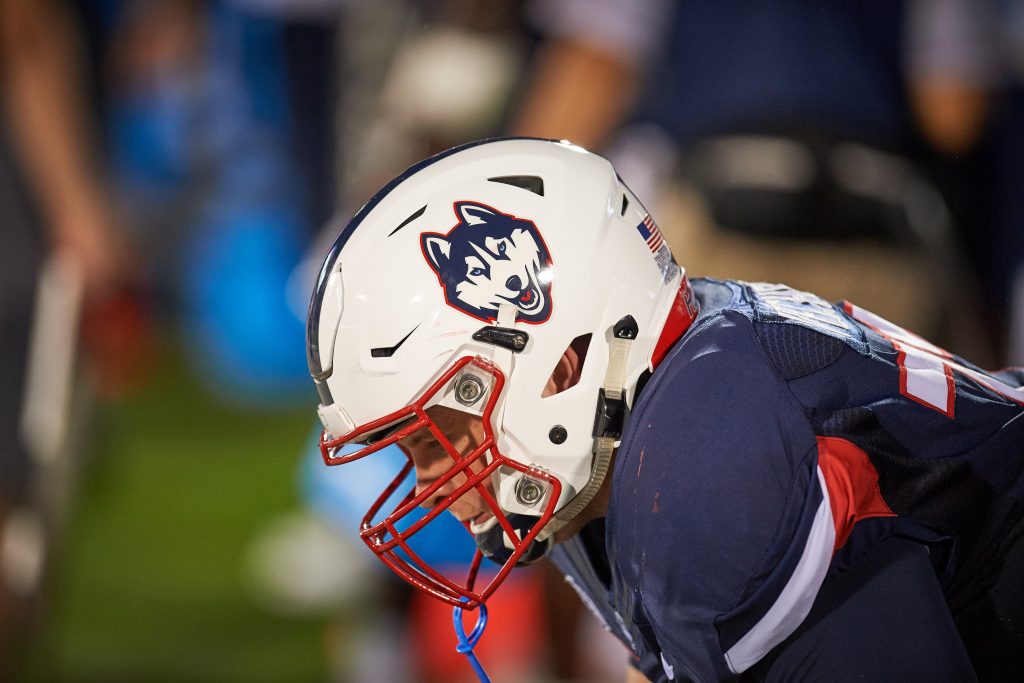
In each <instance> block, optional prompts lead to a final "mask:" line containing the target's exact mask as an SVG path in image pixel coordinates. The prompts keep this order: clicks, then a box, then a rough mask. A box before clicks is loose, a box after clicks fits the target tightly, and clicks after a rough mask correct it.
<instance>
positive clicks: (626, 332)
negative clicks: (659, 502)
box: [537, 316, 639, 541]
mask: <svg viewBox="0 0 1024 683" xmlns="http://www.w3.org/2000/svg"><path fill="white" fill-rule="evenodd" d="M638 333H639V330H638V328H637V324H636V321H635V320H634V319H633V317H632V316H626V317H624V318H622V320H620V321H619V322H618V323H616V324H615V327H614V328H613V330H612V340H611V343H610V344H609V347H608V369H607V370H606V371H605V375H604V386H603V387H602V388H601V390H600V392H599V393H598V402H597V414H596V416H595V420H594V448H593V454H594V460H593V464H592V466H591V468H590V478H589V479H588V480H587V483H586V484H584V485H583V489H582V490H581V491H580V492H579V493H578V494H576V497H575V498H573V499H572V500H571V501H569V503H568V505H566V506H565V507H564V508H562V509H561V510H559V511H558V512H556V513H555V515H554V517H552V519H551V521H550V522H548V523H547V525H546V526H545V527H544V529H543V530H542V531H541V532H540V533H539V534H538V535H537V540H538V541H544V540H546V539H548V538H550V537H551V536H553V535H554V534H556V533H557V532H558V531H560V530H561V529H563V528H564V527H565V525H566V524H568V523H569V522H570V521H571V520H573V519H574V518H575V517H576V515H578V514H579V513H581V512H582V511H583V510H584V508H586V507H587V506H588V505H589V504H590V502H591V501H592V500H594V497H595V496H596V495H597V492H598V491H599V490H601V484H602V483H604V478H605V477H606V476H607V475H608V468H609V467H610V466H611V461H612V453H613V452H614V451H615V442H616V441H617V440H618V438H619V436H621V435H622V427H623V425H624V424H625V421H626V415H627V413H628V411H629V408H628V407H627V405H626V391H625V384H626V365H627V362H628V361H629V351H630V347H631V346H632V344H633V340H634V339H636V336H637V334H638Z"/></svg>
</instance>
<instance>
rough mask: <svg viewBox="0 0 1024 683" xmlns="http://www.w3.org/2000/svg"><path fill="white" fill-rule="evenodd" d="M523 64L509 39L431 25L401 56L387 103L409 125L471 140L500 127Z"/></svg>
mask: <svg viewBox="0 0 1024 683" xmlns="http://www.w3.org/2000/svg"><path fill="white" fill-rule="evenodd" d="M521 64H522V55H521V52H520V51H519V50H518V49H516V47H515V46H514V44H513V43H512V42H511V41H509V40H504V39H501V38H499V37H495V36H488V35H482V34H473V33H468V32H466V31H463V30H459V29H456V28H451V27H438V28H432V29H427V30H424V31H422V32H420V33H419V34H417V35H415V36H414V37H413V38H412V40H411V41H410V42H409V43H408V44H407V45H405V46H404V47H403V48H402V50H401V51H400V52H399V54H398V55H397V56H396V58H395V62H394V65H393V67H392V70H391V74H390V76H389V78H388V82H387V83H386V84H385V86H384V92H383V104H384V108H385V109H386V110H387V111H388V112H389V113H390V114H391V115H392V116H394V117H395V118H396V119H397V120H399V121H400V122H401V123H403V124H404V125H405V126H409V127H413V128H422V129H426V130H429V131H435V132H437V133H439V134H441V135H443V136H445V137H448V138H453V139H460V138H466V139H470V138H473V137H476V136H478V135H481V134H485V133H486V132H487V131H490V130H493V129H494V128H495V127H496V126H497V124H498V123H499V120H500V117H501V115H502V110H503V107H504V104H505V101H506V99H507V98H508V95H509V93H510V92H511V90H512V86H513V85H514V84H515V82H516V80H517V79H518V76H519V70H520V66H521Z"/></svg>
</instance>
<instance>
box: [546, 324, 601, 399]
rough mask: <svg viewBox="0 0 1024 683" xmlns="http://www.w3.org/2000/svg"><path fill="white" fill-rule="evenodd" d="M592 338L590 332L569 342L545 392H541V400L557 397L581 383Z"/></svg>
mask: <svg viewBox="0 0 1024 683" xmlns="http://www.w3.org/2000/svg"><path fill="white" fill-rule="evenodd" d="M592 336H593V335H592V334H591V333H589V332H588V333H587V334H581V335H580V336H578V337H576V338H575V339H573V340H572V341H571V342H569V346H567V347H566V349H565V351H564V352H563V353H562V355H561V357H560V358H559V359H558V362H557V363H555V367H554V369H552V370H551V375H550V376H549V378H548V381H547V383H546V384H545V385H544V391H542V392H541V398H548V397H549V396H557V395H558V394H560V393H562V392H563V391H568V390H569V389H572V388H573V387H574V386H576V385H577V384H579V383H580V378H581V377H582V376H583V365H584V363H586V360H587V350H588V349H589V348H590V338H591V337H592ZM573 359H575V362H573Z"/></svg>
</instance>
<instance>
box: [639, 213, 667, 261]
mask: <svg viewBox="0 0 1024 683" xmlns="http://www.w3.org/2000/svg"><path fill="white" fill-rule="evenodd" d="M636 229H637V230H639V231H640V234H641V235H643V238H644V239H645V240H647V246H648V247H650V249H651V253H652V254H657V253H658V249H661V245H662V244H664V243H665V238H663V237H662V236H661V230H658V226H657V225H655V223H654V221H653V220H652V219H651V216H650V214H648V215H646V216H644V219H643V220H642V221H641V222H640V223H639V224H638V225H637V226H636Z"/></svg>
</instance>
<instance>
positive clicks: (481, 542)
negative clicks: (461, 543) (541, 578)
mask: <svg viewBox="0 0 1024 683" xmlns="http://www.w3.org/2000/svg"><path fill="white" fill-rule="evenodd" d="M508 521H509V524H510V525H511V526H512V528H513V529H515V531H516V532H517V533H518V534H519V537H520V538H523V537H525V536H526V534H528V533H530V530H531V529H533V526H534V525H535V524H536V523H537V522H539V521H540V518H538V517H534V516H532V515H518V514H511V515H509V516H508ZM474 538H475V539H476V546H477V548H479V549H480V552H481V553H483V556H484V557H486V558H487V559H488V560H491V561H492V562H494V563H496V564H499V565H504V564H505V563H506V562H508V559H509V558H510V557H512V548H510V547H509V544H508V543H506V540H505V531H504V530H503V529H502V528H501V525H500V524H495V525H494V526H492V527H491V528H490V529H488V530H487V531H484V532H483V533H479V534H475V535H474ZM552 545H553V543H552V539H551V538H547V539H545V540H543V541H538V540H536V539H535V540H534V541H533V542H532V543H530V546H529V547H528V548H527V549H526V552H524V553H523V554H522V555H521V556H520V557H519V561H518V562H516V566H518V567H523V566H526V565H528V564H533V563H534V562H536V561H537V560H539V559H540V558H542V557H544V556H545V555H547V554H548V551H549V550H551V547H552Z"/></svg>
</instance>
